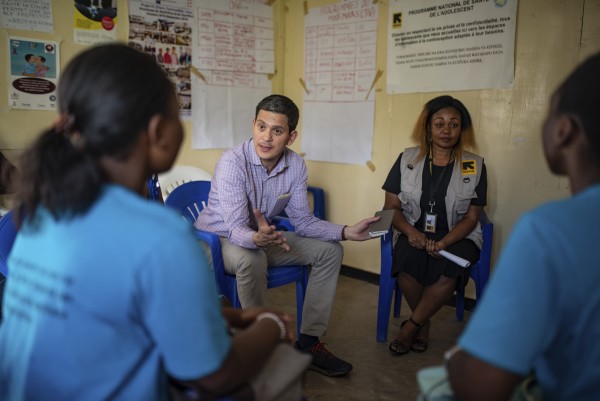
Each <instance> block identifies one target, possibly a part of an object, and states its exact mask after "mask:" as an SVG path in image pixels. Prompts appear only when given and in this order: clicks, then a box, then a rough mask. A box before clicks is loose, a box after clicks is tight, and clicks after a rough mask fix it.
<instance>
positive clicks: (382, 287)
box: [377, 277, 395, 342]
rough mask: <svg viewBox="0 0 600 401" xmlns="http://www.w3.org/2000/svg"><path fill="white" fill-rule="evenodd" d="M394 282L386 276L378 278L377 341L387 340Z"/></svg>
mask: <svg viewBox="0 0 600 401" xmlns="http://www.w3.org/2000/svg"><path fill="white" fill-rule="evenodd" d="M394 283H395V281H392V280H391V278H387V277H386V278H383V279H380V280H379V301H378V305H377V341H379V342H382V341H386V340H387V332H388V324H389V321H390V310H391V307H392V296H393V295H394V294H393V292H394V287H395V284H394Z"/></svg>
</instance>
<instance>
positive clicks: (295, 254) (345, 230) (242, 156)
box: [195, 95, 378, 376]
mask: <svg viewBox="0 0 600 401" xmlns="http://www.w3.org/2000/svg"><path fill="white" fill-rule="evenodd" d="M298 118H299V111H298V108H297V107H296V105H295V104H294V102H293V101H292V100H290V99H289V98H287V97H285V96H281V95H271V96H268V97H266V98H265V99H263V100H262V101H261V102H260V103H259V104H258V105H257V106H256V115H255V119H254V122H253V137H252V139H249V140H247V141H245V142H244V143H242V144H241V145H238V146H236V147H234V148H232V149H230V150H228V151H227V152H225V153H224V154H223V156H222V157H221V159H220V160H219V162H218V163H217V165H216V167H215V173H214V176H213V179H212V182H211V191H210V195H209V198H208V205H207V206H206V207H205V208H204V209H203V211H202V212H201V213H200V216H199V217H198V219H197V220H196V223H195V226H196V228H198V229H200V230H205V231H210V232H213V233H216V234H218V235H219V236H220V237H221V248H222V252H223V263H224V266H225V270H226V271H227V272H229V273H231V274H235V275H236V279H237V286H238V294H239V298H240V303H241V305H242V307H244V308H246V307H250V306H262V305H264V304H265V292H266V288H267V268H268V267H269V266H280V265H292V264H296V265H309V264H310V265H311V266H312V269H311V274H310V278H309V281H308V288H307V291H306V298H305V301H304V310H303V316H302V326H301V328H300V333H301V335H300V337H299V338H298V342H297V345H298V348H299V349H300V350H302V351H305V352H308V353H311V354H312V355H313V363H312V366H311V369H313V370H315V371H318V372H320V373H322V374H325V375H327V376H343V375H346V374H347V373H349V372H350V371H351V370H352V365H351V364H349V363H347V362H345V361H343V360H342V359H339V358H337V357H335V356H334V355H333V354H332V353H331V352H329V351H328V350H327V349H326V348H325V347H324V344H323V343H321V342H320V340H319V337H321V336H323V335H325V332H326V330H327V325H328V323H329V317H330V315H331V307H332V303H333V298H334V296H335V291H336V285H337V280H338V275H339V271H340V267H341V263H342V258H343V248H342V246H341V245H340V244H339V241H342V240H354V241H364V240H367V239H369V238H370V237H369V225H370V224H371V223H372V222H373V221H376V220H377V219H378V218H368V219H364V220H361V221H359V222H358V223H356V224H354V225H352V226H346V225H340V224H333V223H330V222H328V221H324V220H320V219H318V218H316V217H315V216H314V215H313V213H312V212H311V211H310V208H309V204H308V198H307V192H306V189H307V172H306V165H305V163H304V160H303V159H302V158H301V157H300V156H299V155H298V154H296V153H295V152H293V151H292V150H290V149H289V148H288V146H290V145H291V144H292V143H293V142H294V140H295V139H296V137H297V135H298V132H297V131H296V125H297V124H298ZM284 210H285V212H286V214H287V215H288V216H289V218H290V221H291V223H292V225H293V226H294V228H295V230H296V231H295V232H282V231H276V230H275V227H274V226H272V225H270V223H269V219H270V218H272V217H274V216H277V215H278V214H280V213H281V212H282V211H284Z"/></svg>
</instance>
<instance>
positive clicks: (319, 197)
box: [271, 186, 325, 231]
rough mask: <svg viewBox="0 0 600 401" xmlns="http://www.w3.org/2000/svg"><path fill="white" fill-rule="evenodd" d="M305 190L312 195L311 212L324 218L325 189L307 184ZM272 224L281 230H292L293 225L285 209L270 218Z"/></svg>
mask: <svg viewBox="0 0 600 401" xmlns="http://www.w3.org/2000/svg"><path fill="white" fill-rule="evenodd" d="M306 191H307V192H308V193H309V194H311V195H312V197H313V214H314V215H315V217H317V218H319V219H321V220H325V191H323V189H322V188H319V187H311V186H308V187H307V188H306ZM271 220H272V222H273V224H275V225H276V226H278V227H279V228H280V229H282V230H286V231H294V226H293V225H292V223H291V222H290V219H289V218H288V215H287V214H286V213H285V211H283V212H281V214H279V215H278V216H275V217H274V218H272V219H271Z"/></svg>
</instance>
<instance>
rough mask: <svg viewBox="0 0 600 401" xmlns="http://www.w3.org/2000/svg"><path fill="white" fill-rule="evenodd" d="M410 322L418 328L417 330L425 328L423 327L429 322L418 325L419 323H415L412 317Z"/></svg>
mask: <svg viewBox="0 0 600 401" xmlns="http://www.w3.org/2000/svg"><path fill="white" fill-rule="evenodd" d="M408 321H409V322H411V323H412V324H414V325H415V326H417V328H419V329H420V328H421V327H423V326H424V325H425V323H427V322H424V323H417V322H415V321H414V320H413V318H412V316H411V317H409V318H408Z"/></svg>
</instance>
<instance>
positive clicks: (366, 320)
mask: <svg viewBox="0 0 600 401" xmlns="http://www.w3.org/2000/svg"><path fill="white" fill-rule="evenodd" d="M378 290H379V287H378V286H377V285H374V284H370V283H368V282H365V281H361V280H358V279H355V278H350V277H347V276H343V275H342V276H340V279H339V283H338V289H337V295H336V299H335V303H334V307H333V315H332V319H331V322H330V324H329V331H328V333H327V335H326V336H325V337H323V338H322V339H321V340H322V341H323V342H326V343H327V347H328V348H329V349H330V350H331V351H332V352H334V353H335V354H336V355H338V356H339V357H341V358H343V359H345V360H347V361H348V362H350V363H352V364H353V365H354V370H353V371H352V372H351V373H350V374H349V375H348V376H346V377H342V378H330V377H326V376H323V375H320V374H318V373H316V372H312V371H309V372H308V373H307V376H306V385H305V392H306V397H307V400H308V401H371V400H373V401H375V400H380V401H387V400H390V401H391V400H394V401H405V400H406V401H414V400H415V399H416V397H417V394H418V389H417V384H416V379H415V373H416V371H417V370H418V369H420V368H422V367H427V366H432V365H439V364H440V363H442V355H443V353H444V351H446V350H447V349H449V348H450V347H451V346H452V345H453V344H454V343H455V341H456V338H457V337H458V335H459V334H460V332H461V330H462V329H463V327H464V323H459V322H457V321H456V319H455V315H454V313H455V310H454V308H452V307H449V306H444V307H443V308H442V310H441V311H440V312H439V313H438V314H437V315H435V316H434V317H433V319H432V324H431V330H430V344H429V348H428V350H427V351H426V352H424V353H422V354H418V353H413V352H411V353H409V354H406V355H403V356H393V355H392V354H391V353H390V351H389V350H388V343H389V341H391V339H393V337H394V335H395V334H396V332H397V331H398V330H399V328H400V323H401V322H402V321H403V320H405V319H407V318H408V316H409V313H410V309H409V308H408V306H407V305H406V304H405V303H404V302H403V304H402V309H401V316H400V318H399V319H395V318H393V317H391V318H390V327H389V332H388V342H386V343H378V342H377V341H376V340H375V329H376V320H377V296H378ZM267 294H268V299H269V303H270V305H271V306H273V307H276V308H278V309H281V310H285V311H288V312H289V313H291V314H294V313H295V302H296V301H295V288H294V286H293V285H287V286H284V287H279V288H275V289H271V290H269V291H268V292H267ZM468 318H469V312H467V311H465V322H466V321H467V320H468Z"/></svg>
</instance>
